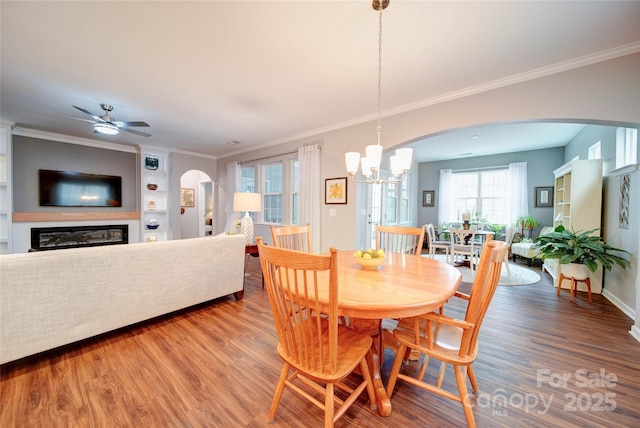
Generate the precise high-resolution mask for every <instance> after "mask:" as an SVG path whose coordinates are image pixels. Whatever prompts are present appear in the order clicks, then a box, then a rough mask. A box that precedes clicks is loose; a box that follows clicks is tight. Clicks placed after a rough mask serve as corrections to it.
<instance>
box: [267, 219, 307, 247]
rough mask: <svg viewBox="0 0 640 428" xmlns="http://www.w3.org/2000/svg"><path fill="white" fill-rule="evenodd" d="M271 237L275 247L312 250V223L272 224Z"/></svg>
mask: <svg viewBox="0 0 640 428" xmlns="http://www.w3.org/2000/svg"><path fill="white" fill-rule="evenodd" d="M271 237H272V238H273V245H274V246H275V247H280V248H287V249H289V250H296V251H305V252H307V253H312V252H313V251H312V250H311V225H310V224H309V223H307V224H306V226H280V227H275V226H271Z"/></svg>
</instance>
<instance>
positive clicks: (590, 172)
mask: <svg viewBox="0 0 640 428" xmlns="http://www.w3.org/2000/svg"><path fill="white" fill-rule="evenodd" d="M553 174H554V175H555V200H554V211H553V219H554V221H553V227H557V226H559V225H563V226H564V227H565V229H568V230H575V231H576V232H577V231H587V230H592V229H598V228H600V227H602V224H601V221H600V220H601V216H602V160H599V159H598V160H577V161H572V162H569V163H566V164H564V165H562V166H561V167H560V168H558V169H556V170H555V171H553ZM596 233H599V231H598V232H596ZM545 269H546V270H547V271H548V272H549V273H550V274H551V275H552V276H553V278H554V281H557V280H558V276H559V275H558V266H557V260H547V261H546V262H545ZM589 276H590V278H591V292H592V293H601V292H602V268H600V269H598V270H597V271H596V272H594V273H591V274H590V275H589ZM556 285H557V284H556ZM570 285H571V284H570V281H566V280H565V281H563V284H562V288H570ZM578 289H579V290H580V291H586V287H585V286H584V283H582V282H579V283H578Z"/></svg>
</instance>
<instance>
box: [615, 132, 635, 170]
mask: <svg viewBox="0 0 640 428" xmlns="http://www.w3.org/2000/svg"><path fill="white" fill-rule="evenodd" d="M636 163H638V130H637V129H635V128H618V129H617V131H616V169H618V168H622V167H625V166H627V165H633V164H636Z"/></svg>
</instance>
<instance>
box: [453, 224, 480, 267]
mask: <svg viewBox="0 0 640 428" xmlns="http://www.w3.org/2000/svg"><path fill="white" fill-rule="evenodd" d="M449 235H450V237H451V260H452V263H453V264H455V263H465V264H466V262H468V263H469V268H471V271H472V272H474V271H475V265H476V263H477V260H478V256H479V255H480V249H481V248H482V247H481V245H479V244H478V242H477V241H476V229H475V228H474V227H471V228H469V229H449ZM456 256H457V257H458V258H457V259H456Z"/></svg>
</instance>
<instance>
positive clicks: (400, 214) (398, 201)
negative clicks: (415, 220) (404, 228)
mask: <svg viewBox="0 0 640 428" xmlns="http://www.w3.org/2000/svg"><path fill="white" fill-rule="evenodd" d="M410 181H411V176H410V175H407V178H406V179H404V180H403V181H402V182H400V183H388V184H386V185H385V193H384V198H385V200H384V207H385V213H384V224H387V225H392V224H407V223H409V221H410V220H411V216H410V205H411V204H410V203H409V182H410Z"/></svg>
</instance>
